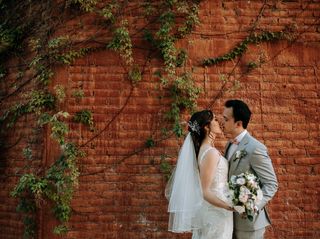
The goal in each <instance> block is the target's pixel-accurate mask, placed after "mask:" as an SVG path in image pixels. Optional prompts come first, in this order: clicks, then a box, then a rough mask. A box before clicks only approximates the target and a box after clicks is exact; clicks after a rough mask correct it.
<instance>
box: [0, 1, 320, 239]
mask: <svg viewBox="0 0 320 239" xmlns="http://www.w3.org/2000/svg"><path fill="white" fill-rule="evenodd" d="M261 7H262V1H203V2H202V3H201V5H200V20H201V24H200V25H199V26H198V27H197V28H196V29H195V31H194V32H193V33H192V34H191V35H190V36H188V37H187V39H185V40H182V41H180V42H178V45H179V46H181V47H184V48H186V49H187V51H188V52H189V60H188V66H189V67H191V66H193V76H194V78H195V79H196V83H197V85H198V86H200V87H202V89H203V93H202V94H201V95H200V97H199V101H198V106H199V107H198V108H199V109H201V108H204V107H207V106H208V105H209V104H210V102H211V101H212V99H214V98H215V97H216V95H217V94H218V93H219V91H220V89H221V87H222V82H221V81H220V80H219V75H221V74H226V75H227V74H228V73H230V72H232V71H233V69H234V67H235V66H236V67H235V71H234V74H233V76H232V77H231V78H230V79H231V81H232V80H237V79H239V77H240V76H241V75H244V76H243V77H241V78H240V79H239V81H240V84H241V88H240V89H239V90H237V91H235V92H226V93H225V94H223V95H222V97H220V98H218V100H216V101H215V102H214V104H212V105H211V108H212V109H213V110H214V112H215V113H216V114H221V112H222V110H223V103H224V101H225V100H226V99H229V98H240V99H243V100H244V101H246V102H247V103H248V104H249V106H250V107H251V109H252V111H253V119H252V122H251V123H250V125H249V128H248V130H249V131H250V132H251V133H252V134H253V135H254V136H255V137H256V138H258V139H259V140H261V141H262V142H263V143H265V144H266V145H267V147H268V149H269V153H270V156H271V158H272V161H273V164H274V167H275V170H276V173H277V176H278V180H279V191H278V193H277V194H276V196H275V198H274V199H273V200H272V202H271V203H270V206H269V211H270V216H271V219H272V222H273V225H272V227H269V228H268V231H267V234H266V238H268V239H271V238H272V239H273V238H320V232H319V230H320V223H319V221H320V213H319V210H320V208H319V198H320V197H319V189H318V188H319V186H320V184H319V181H320V176H319V172H320V167H319V165H320V161H319V158H320V150H319V146H320V145H319V139H320V129H319V106H320V101H319V92H320V86H319V77H320V64H319V52H320V26H319V21H317V20H318V19H319V16H320V3H319V2H318V1H314V2H309V1H283V2H276V1H272V2H270V3H268V4H267V5H266V6H265V8H264V10H263V14H262V16H261V18H260V19H259V21H258V22H257V28H260V29H266V30H269V31H279V30H282V29H283V28H284V27H285V25H286V24H291V23H294V24H295V26H296V32H297V33H298V34H300V35H299V37H298V39H297V41H295V42H291V43H290V42H288V41H286V40H284V41H280V42H276V43H261V44H259V45H258V46H249V49H248V52H247V53H246V54H245V55H244V57H243V58H241V60H240V61H239V63H238V64H237V59H236V60H234V61H231V62H228V63H222V64H219V65H217V66H213V67H208V68H203V67H201V66H200V62H201V60H203V59H204V58H207V57H216V56H219V55H221V54H224V53H226V52H228V51H229V50H231V49H232V48H233V47H234V46H235V45H236V44H237V43H239V42H240V41H241V40H243V39H244V38H245V37H246V36H247V35H248V31H249V30H250V26H251V24H252V23H253V22H254V21H255V20H256V18H257V16H258V14H259V11H260V9H261ZM88 22H90V21H88ZM315 23H316V24H317V25H315V26H313V24H315ZM70 24H71V23H70ZM62 31H63V30H62ZM83 34H87V32H84V33H83ZM140 41H141V39H139V38H137V39H135V42H137V43H139V42H140ZM140 44H143V43H140ZM134 53H135V60H136V61H137V62H138V63H141V64H143V63H144V58H145V57H146V54H147V53H146V51H144V50H138V49H136V50H135V52H134ZM259 57H263V58H264V59H265V60H266V63H264V64H263V65H262V66H261V67H260V68H258V69H255V70H253V71H252V72H250V73H249V74H245V71H246V64H247V63H248V62H250V61H257V60H258V59H259ZM158 67H159V61H158V60H152V61H151V64H150V65H149V66H148V67H147V68H146V69H145V74H144V75H143V79H142V81H141V82H139V83H138V84H137V86H136V87H135V88H133V89H131V86H130V83H129V81H128V80H127V79H126V70H125V69H124V68H123V67H122V66H121V64H120V59H119V58H118V56H117V55H116V54H114V53H111V52H110V51H101V52H98V53H94V54H91V55H89V56H87V57H84V58H83V59H81V60H79V61H77V62H76V63H75V64H73V65H71V66H70V67H65V68H59V69H56V76H55V80H54V82H53V83H54V84H66V85H67V86H68V89H67V93H68V96H67V100H66V101H65V102H64V104H63V106H62V108H63V109H64V110H66V111H68V112H70V113H73V112H76V111H78V110H80V109H83V108H88V109H90V110H91V111H92V112H93V114H94V115H93V116H94V121H95V127H96V129H97V132H99V130H102V129H104V128H105V127H106V126H107V128H106V130H105V131H104V132H103V133H102V134H101V135H100V136H99V137H97V138H96V139H94V140H93V141H91V142H90V143H89V144H88V145H87V147H85V148H84V150H85V151H86V152H87V154H88V155H87V157H86V158H84V159H82V160H81V161H80V162H79V167H80V171H81V175H80V182H79V187H78V189H77V190H76V193H75V196H74V200H73V201H72V208H73V210H74V212H73V216H72V218H71V221H70V228H71V231H70V232H69V233H68V235H67V236H65V238H77V239H80V238H86V239H87V238H97V239H98V238H108V239H111V238H119V239H120V238H121V239H125V238H133V239H142V238H148V239H151V238H158V239H165V238H190V234H185V235H179V234H172V233H169V232H167V220H168V217H167V216H168V214H167V212H166V211H167V201H166V199H165V197H164V187H165V179H164V176H163V174H162V173H161V172H160V159H161V155H163V154H167V155H170V156H172V158H169V159H168V160H170V162H171V163H173V164H174V163H175V157H176V156H177V153H178V150H179V145H180V143H181V141H177V140H176V139H174V138H171V139H169V140H166V141H162V142H160V143H159V144H157V145H156V147H153V148H150V149H146V150H144V151H142V152H140V153H138V154H136V155H133V156H131V157H127V156H128V155H130V154H131V153H132V152H134V151H135V150H137V149H139V148H141V147H143V146H144V143H145V141H146V139H147V138H148V137H150V136H151V135H153V134H155V135H156V136H157V135H159V134H160V130H161V127H162V126H161V121H159V114H160V113H161V111H163V109H164V106H163V104H162V101H160V100H159V98H158V96H159V91H158V90H157V89H156V87H155V86H156V85H157V81H158V80H157V79H156V78H155V77H154V76H153V72H154V71H155V70H156V69H158ZM12 74H13V73H12ZM9 75H10V74H9ZM1 84H2V87H4V88H5V87H7V86H8V84H7V83H6V84H5V83H1ZM76 87H82V88H83V89H84V92H85V97H84V98H83V99H82V100H81V101H80V102H79V103H78V102H76V101H75V100H74V98H73V97H71V92H72V90H73V89H74V88H76ZM127 99H128V101H127ZM12 103H13V102H12V101H10V102H4V103H3V104H2V105H4V107H8V106H9V105H11V104H12ZM123 106H125V107H124V108H123V111H122V112H121V113H120V114H119V115H118V116H117V114H118V112H119V110H120V109H121V108H122V107H123ZM1 107H2V106H1ZM115 116H116V118H115V119H114V120H113V121H112V123H111V124H110V125H108V122H109V121H110V120H111V119H113V118H114V117H115ZM188 117H189V116H188V115H187V114H186V115H185V119H187V118H188ZM30 119H31V117H26V118H23V119H21V120H20V121H19V123H18V128H17V129H15V131H12V132H10V133H9V135H8V140H9V141H10V142H12V143H14V142H15V141H16V140H17V139H18V138H19V136H20V135H22V140H20V141H19V143H18V144H17V146H15V147H14V148H12V149H10V150H7V151H6V153H4V154H1V156H0V158H1V161H0V163H1V165H0V166H1V168H0V170H1V174H2V175H3V176H1V181H0V183H1V191H0V193H1V195H0V205H1V206H0V233H1V238H6V239H9V238H21V237H22V236H21V235H22V223H21V222H20V219H21V216H20V215H19V214H17V213H16V212H15V205H16V200H14V199H12V198H11V197H10V196H9V192H10V190H12V188H13V186H14V183H15V182H16V181H17V179H18V178H17V177H14V176H12V175H13V174H14V173H15V172H16V170H18V169H19V168H20V167H21V165H23V162H22V161H23V160H25V159H23V158H22V154H20V153H19V152H20V151H21V149H22V148H23V147H24V145H26V143H27V141H28V137H31V136H30V135H31V129H30V124H31V123H30V122H31V121H30ZM71 128H72V129H73V133H72V134H71V135H70V138H71V139H75V140H77V141H78V142H79V143H84V142H86V141H87V140H88V139H89V138H90V137H92V136H93V135H94V132H90V131H88V129H87V128H86V127H84V126H78V125H77V124H74V125H73V124H71ZM39 138H40V139H41V137H40V136H39ZM79 138H81V140H79ZM43 139H44V140H40V141H43V142H42V143H40V144H38V145H40V146H39V147H36V148H35V150H38V151H39V154H40V156H39V158H42V160H41V162H40V161H37V162H38V164H39V165H50V163H51V162H52V160H53V158H54V156H56V155H57V154H58V148H57V147H56V146H54V145H55V144H54V143H53V142H52V140H51V139H50V137H49V133H45V134H44V137H43ZM225 142H226V139H225V138H223V137H221V138H219V139H218V142H217V147H219V148H220V149H221V150H223V146H224V144H225ZM48 208H49V206H48V205H44V206H43V209H42V210H40V212H39V215H38V218H39V223H40V225H41V226H40V231H39V237H40V238H49V239H52V238H55V237H54V236H53V235H51V233H50V231H51V230H52V227H53V225H54V224H55V222H54V220H53V219H52V217H51V216H50V212H49V211H48V210H49V209H48Z"/></svg>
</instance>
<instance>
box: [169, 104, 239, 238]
mask: <svg viewBox="0 0 320 239" xmlns="http://www.w3.org/2000/svg"><path fill="white" fill-rule="evenodd" d="M188 130H189V133H188V135H187V137H186V139H185V141H184V143H183V145H182V148H181V150H180V153H179V157H178V161H177V166H176V169H175V171H174V173H173V174H172V176H171V178H170V180H169V182H168V184H167V187H166V196H167V198H168V200H169V207H168V211H169V213H170V215H169V231H172V232H178V233H181V232H192V239H211V238H219V239H231V238H232V231H233V213H232V211H233V209H232V207H231V206H230V205H231V202H230V201H229V200H228V199H227V197H226V196H225V195H226V190H227V188H226V186H227V180H228V161H227V160H226V159H225V158H224V157H223V156H222V155H221V154H220V153H219V151H218V150H217V149H216V148H215V147H214V146H213V144H212V140H211V138H212V135H215V134H220V133H221V129H220V127H219V123H218V121H217V119H216V118H215V116H214V115H213V113H212V112H211V111H210V110H203V111H200V112H196V113H194V114H193V115H192V117H191V119H190V121H189V127H188ZM209 135H210V137H209Z"/></svg>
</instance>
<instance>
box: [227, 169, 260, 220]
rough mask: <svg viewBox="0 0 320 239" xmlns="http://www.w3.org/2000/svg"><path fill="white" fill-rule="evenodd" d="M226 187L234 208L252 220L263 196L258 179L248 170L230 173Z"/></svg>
mask: <svg viewBox="0 0 320 239" xmlns="http://www.w3.org/2000/svg"><path fill="white" fill-rule="evenodd" d="M228 187H229V193H230V198H231V200H232V204H233V206H234V209H235V210H236V211H237V212H238V213H239V214H241V215H242V216H243V217H244V218H248V219H249V220H250V221H252V220H253V218H254V215H255V214H256V213H257V205H258V204H259V202H260V201H261V200H262V197H263V193H262V190H261V188H260V185H259V179H258V178H257V177H256V176H255V175H254V174H253V173H249V172H245V173H241V174H239V175H232V176H231V178H230V181H229V182H228Z"/></svg>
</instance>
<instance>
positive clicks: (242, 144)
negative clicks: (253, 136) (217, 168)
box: [229, 133, 250, 175]
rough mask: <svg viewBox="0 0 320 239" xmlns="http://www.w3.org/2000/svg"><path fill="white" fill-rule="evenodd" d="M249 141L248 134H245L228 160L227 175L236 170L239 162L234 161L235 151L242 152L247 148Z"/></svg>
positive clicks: (237, 160) (238, 160)
mask: <svg viewBox="0 0 320 239" xmlns="http://www.w3.org/2000/svg"><path fill="white" fill-rule="evenodd" d="M249 139H250V134H249V133H247V134H246V135H245V136H244V137H243V139H242V140H241V142H240V144H239V145H238V147H237V149H236V150H235V151H234V153H233V155H232V156H231V158H230V169H229V173H230V175H233V172H234V171H235V170H236V168H237V167H238V164H239V162H240V160H241V159H236V152H237V151H241V150H244V149H245V148H246V146H247V144H248V143H249Z"/></svg>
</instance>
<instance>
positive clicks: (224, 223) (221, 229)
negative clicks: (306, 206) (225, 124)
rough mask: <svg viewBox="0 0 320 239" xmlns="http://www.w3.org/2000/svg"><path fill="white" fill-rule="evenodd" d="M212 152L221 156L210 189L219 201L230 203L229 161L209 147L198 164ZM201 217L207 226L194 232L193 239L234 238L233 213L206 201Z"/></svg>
mask: <svg viewBox="0 0 320 239" xmlns="http://www.w3.org/2000/svg"><path fill="white" fill-rule="evenodd" d="M210 150H216V151H217V152H218V153H219V155H220V157H219V161H218V164H217V169H216V172H215V175H214V178H213V180H212V183H211V186H210V189H211V191H212V192H214V193H215V195H216V196H217V197H218V198H219V199H221V200H223V201H225V202H228V199H227V198H226V196H225V195H226V193H225V190H227V181H228V168H229V167H228V161H227V159H226V158H224V157H223V156H222V155H221V154H220V152H219V151H218V150H217V149H215V148H213V147H209V148H207V149H205V150H204V152H203V153H202V154H201V157H199V160H198V164H199V165H200V164H201V163H202V162H203V160H205V156H206V154H207V153H208V152H209V151H210ZM199 216H200V217H201V218H202V220H203V222H205V224H204V226H203V228H201V229H199V230H194V231H193V235H192V239H211V238H219V239H231V238H232V231H233V213H232V212H230V211H227V210H225V209H223V208H219V207H215V206H213V205H211V204H210V203H208V202H207V201H204V203H203V207H202V209H201V211H200V212H199Z"/></svg>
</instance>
